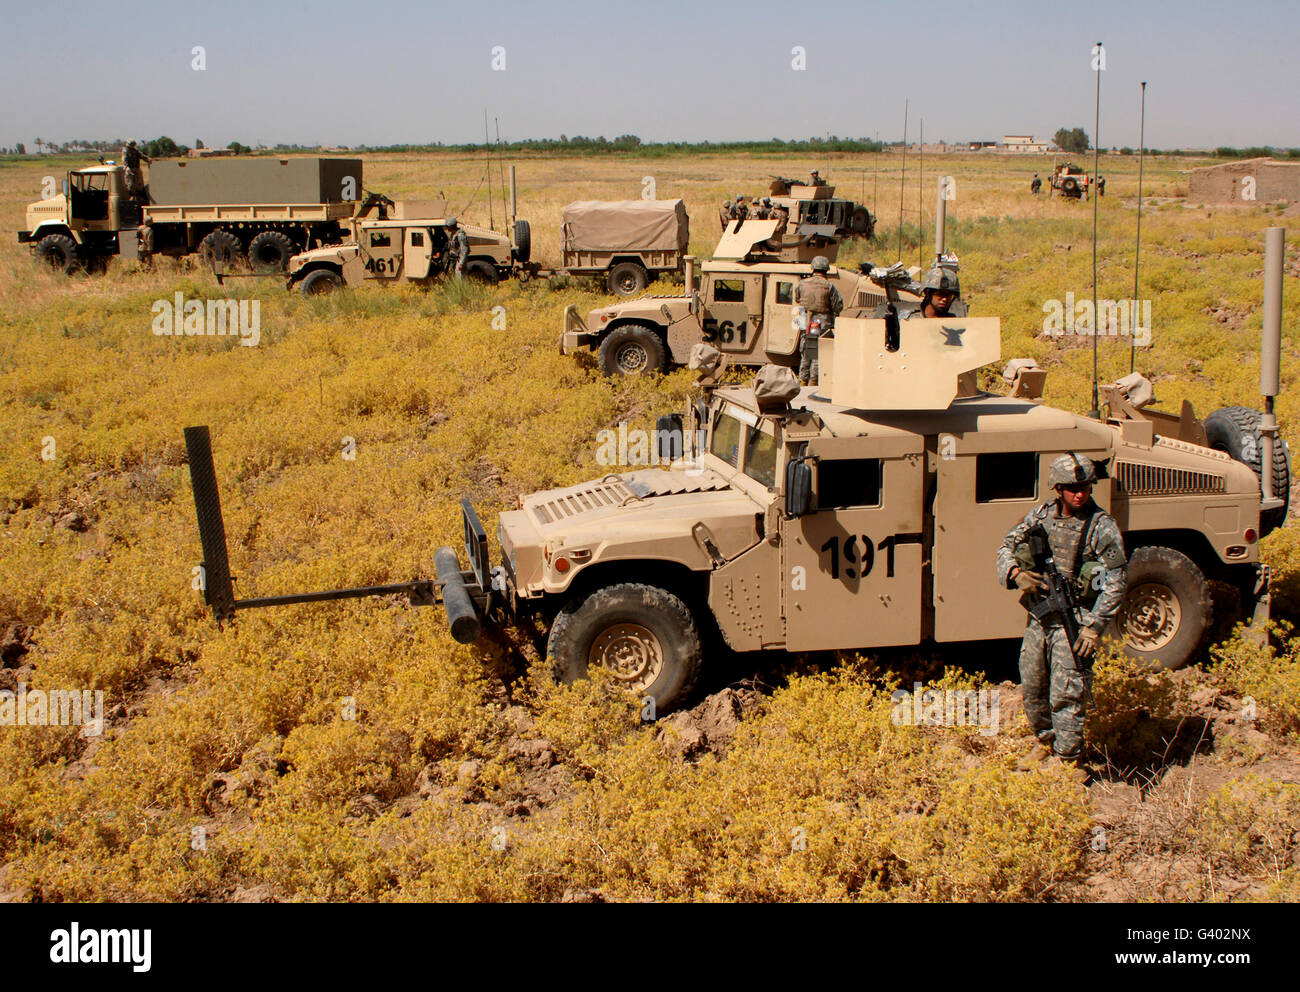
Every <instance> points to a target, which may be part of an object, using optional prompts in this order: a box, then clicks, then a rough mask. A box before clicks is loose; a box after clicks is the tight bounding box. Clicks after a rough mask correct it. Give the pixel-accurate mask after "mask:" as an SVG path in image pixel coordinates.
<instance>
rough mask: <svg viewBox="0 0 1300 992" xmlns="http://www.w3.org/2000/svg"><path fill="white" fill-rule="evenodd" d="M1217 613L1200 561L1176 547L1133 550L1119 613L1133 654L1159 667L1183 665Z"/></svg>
mask: <svg viewBox="0 0 1300 992" xmlns="http://www.w3.org/2000/svg"><path fill="white" fill-rule="evenodd" d="M1212 614H1213V603H1212V601H1211V599H1210V584H1209V583H1208V582H1207V581H1206V580H1205V573H1203V572H1202V571H1201V570H1200V568H1199V567H1198V566H1197V565H1196V563H1195V562H1194V561H1192V560H1191V559H1190V558H1188V557H1187V556H1186V555H1185V554H1183V553H1182V552H1181V551H1175V550H1173V549H1172V548H1162V547H1156V546H1151V547H1143V548H1138V549H1137V550H1136V551H1134V552H1133V555H1132V557H1130V558H1129V563H1128V595H1127V596H1126V597H1125V600H1124V605H1123V607H1121V609H1120V615H1119V627H1120V632H1121V634H1122V635H1123V636H1124V650H1125V651H1126V652H1127V653H1128V654H1129V655H1130V657H1133V658H1137V659H1138V660H1139V661H1144V662H1147V663H1148V664H1149V665H1151V666H1152V667H1156V668H1167V669H1175V668H1182V667H1183V666H1184V665H1186V664H1187V663H1188V662H1189V661H1191V659H1192V657H1193V656H1194V655H1195V654H1196V650H1197V648H1199V647H1200V646H1201V640H1202V639H1203V638H1204V637H1205V632H1206V631H1207V630H1209V628H1210V620H1211V619H1212Z"/></svg>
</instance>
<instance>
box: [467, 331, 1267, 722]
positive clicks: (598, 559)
mask: <svg viewBox="0 0 1300 992" xmlns="http://www.w3.org/2000/svg"><path fill="white" fill-rule="evenodd" d="M999 330H1000V328H999V321H998V319H997V318H991V317H976V318H971V317H966V318H956V319H912V320H907V321H902V322H895V323H894V324H893V326H892V327H891V326H889V324H888V323H887V321H885V320H876V319H865V318H845V319H841V320H840V321H839V322H838V323H837V325H836V328H835V331H834V333H833V335H831V336H830V337H828V338H824V339H823V341H822V346H821V347H822V357H821V363H822V377H823V378H822V382H821V384H820V385H819V386H814V387H811V388H804V389H803V390H802V391H800V392H799V394H798V395H797V396H796V397H795V398H794V399H793V400H792V401H790V402H789V403H788V404H786V405H781V406H780V407H777V408H767V409H764V408H762V407H760V405H759V404H758V402H756V399H755V396H754V393H753V392H752V391H751V389H750V388H749V387H748V386H732V387H726V388H715V389H706V395H705V398H704V399H703V401H702V402H700V403H699V404H698V405H697V406H696V407H695V408H694V409H693V410H691V411H690V413H689V414H688V415H687V417H688V420H687V423H686V424H685V427H686V431H685V436H686V438H687V439H688V441H689V440H690V439H692V438H698V441H699V445H698V449H697V450H696V451H695V452H694V457H693V458H691V457H688V458H685V459H678V460H671V459H670V458H664V459H663V463H662V464H660V465H659V466H658V467H643V468H636V467H633V468H629V469H627V470H625V471H621V472H618V473H614V474H610V475H606V476H604V477H603V478H601V479H595V480H592V481H590V482H586V483H581V484H579V485H576V486H569V487H566V488H563V489H555V490H550V491H546V492H540V493H534V494H532V495H529V496H525V497H521V499H520V502H519V505H518V508H516V509H513V510H509V511H506V512H503V513H502V514H501V515H500V521H499V525H498V530H497V535H498V539H499V542H500V546H501V555H502V565H501V567H500V568H499V569H497V570H496V572H495V573H494V575H493V576H489V575H487V574H484V575H482V576H480V577H479V578H480V580H481V581H482V582H483V588H485V589H486V588H489V587H495V588H496V589H498V590H500V591H501V592H502V593H503V600H504V603H505V608H506V611H507V612H508V613H511V614H512V615H517V614H526V613H534V612H535V613H538V614H540V615H541V616H542V617H543V618H544V620H545V621H546V622H547V623H549V625H550V629H549V637H548V653H549V655H550V656H551V657H552V658H553V659H554V661H555V664H556V667H557V670H558V671H559V672H560V673H561V674H563V675H566V676H568V677H575V676H579V675H581V674H582V673H583V672H584V671H586V669H587V668H588V667H590V666H592V665H604V666H606V667H607V668H609V669H611V670H612V671H613V672H614V674H615V676H616V677H617V678H618V679H619V680H620V681H621V682H622V684H624V685H625V686H626V687H627V688H628V689H629V690H631V691H633V692H636V693H638V694H648V695H650V696H653V697H654V698H655V700H656V702H657V704H658V705H659V706H660V707H661V708H663V707H667V706H671V705H673V704H675V703H677V702H679V701H681V700H682V699H683V698H684V697H685V695H686V694H687V693H688V692H689V691H690V689H691V687H692V686H693V685H694V683H695V681H696V678H697V676H698V674H699V670H700V666H701V664H702V657H701V649H700V631H701V629H702V628H704V627H705V626H706V625H707V626H712V625H716V626H717V628H718V629H719V630H720V631H721V633H722V636H723V637H724V638H725V639H726V641H727V643H728V644H729V645H730V646H731V647H732V648H733V649H735V650H737V651H758V650H767V649H783V650H787V651H811V650H824V649H841V650H856V649H865V648H874V647H882V646H888V645H911V644H917V643H920V642H922V641H925V640H934V641H940V642H947V641H981V640H989V639H995V638H1011V637H1017V636H1019V635H1020V634H1021V633H1022V632H1023V630H1024V626H1025V611H1024V609H1023V607H1022V606H1021V605H1020V602H1019V599H1018V593H1017V591H1016V590H1008V589H1005V588H1002V587H1001V586H1000V585H999V583H998V582H997V580H996V578H995V573H994V556H995V551H996V549H997V547H998V546H999V544H1000V543H1001V542H1002V540H1003V538H1004V536H1005V535H1006V533H1007V532H1008V531H1009V530H1010V529H1011V527H1012V526H1013V525H1014V524H1015V523H1016V522H1017V521H1019V520H1020V519H1021V518H1022V517H1023V516H1024V514H1026V513H1027V512H1029V511H1030V510H1032V509H1034V508H1035V507H1036V506H1038V505H1039V504H1040V503H1042V502H1044V501H1045V500H1047V499H1049V498H1051V496H1052V493H1051V490H1050V487H1049V486H1048V484H1047V480H1048V474H1049V469H1050V466H1051V463H1052V460H1053V459H1054V458H1056V457H1057V456H1058V455H1060V454H1063V453H1066V452H1079V453H1083V454H1086V455H1088V456H1089V457H1090V458H1092V459H1093V460H1094V462H1095V463H1096V464H1097V465H1099V466H1101V467H1102V473H1103V476H1104V477H1103V478H1102V479H1101V481H1100V482H1099V483H1098V484H1097V486H1096V488H1095V491H1094V497H1095V498H1096V500H1097V502H1098V503H1099V504H1100V505H1101V506H1102V507H1104V508H1106V509H1108V510H1109V511H1110V512H1111V513H1112V514H1113V515H1114V516H1115V518H1116V520H1117V521H1118V522H1119V525H1120V528H1121V529H1122V531H1123V532H1124V540H1125V547H1126V550H1127V551H1128V552H1129V554H1130V564H1129V571H1128V598H1127V601H1126V605H1125V607H1124V610H1123V613H1122V615H1121V619H1120V621H1119V622H1118V625H1117V626H1118V634H1119V636H1121V637H1123V638H1124V640H1125V643H1126V645H1127V648H1128V650H1129V651H1130V652H1131V653H1133V654H1135V655H1137V656H1138V657H1141V658H1146V659H1149V660H1151V661H1153V662H1155V663H1158V664H1160V665H1163V666H1166V667H1171V668H1173V667H1178V666H1181V665H1183V664H1185V663H1186V662H1187V661H1188V659H1189V658H1190V657H1191V656H1192V655H1193V652H1194V651H1195V650H1196V648H1197V647H1198V645H1199V644H1200V642H1201V640H1202V637H1203V635H1204V634H1205V631H1206V629H1207V627H1208V624H1209V620H1210V614H1209V610H1210V598H1209V594H1208V591H1207V580H1208V579H1217V580H1222V581H1225V582H1228V583H1230V584H1232V585H1234V586H1236V587H1237V588H1238V589H1239V590H1240V591H1241V595H1242V599H1243V603H1246V604H1247V611H1248V612H1249V611H1250V610H1251V609H1252V608H1253V609H1255V613H1256V618H1257V619H1258V618H1259V617H1260V616H1265V615H1266V613H1267V573H1266V571H1265V569H1264V568H1263V566H1261V565H1260V561H1259V544H1258V540H1259V538H1260V537H1261V536H1262V534H1264V533H1266V532H1267V531H1268V530H1269V529H1271V527H1272V526H1276V525H1277V524H1278V523H1280V522H1281V520H1282V517H1281V516H1280V514H1285V505H1284V503H1283V501H1282V499H1281V498H1280V497H1273V498H1271V499H1269V500H1267V501H1266V500H1264V499H1263V498H1262V496H1261V483H1260V479H1259V477H1257V475H1256V473H1255V472H1254V471H1252V469H1251V468H1250V467H1248V466H1247V465H1246V464H1243V462H1242V461H1239V460H1235V459H1234V458H1233V457H1231V456H1230V455H1229V454H1227V453H1224V452H1222V451H1217V450H1214V449H1213V448H1211V447H1209V446H1208V439H1207V436H1206V433H1205V426H1208V427H1209V429H1210V433H1211V434H1212V435H1215V439H1216V440H1217V439H1218V438H1219V437H1220V436H1221V435H1220V432H1217V431H1216V429H1215V425H1214V417H1212V418H1210V419H1209V420H1207V425H1205V426H1203V425H1201V424H1200V423H1199V422H1197V421H1195V420H1194V419H1193V418H1191V416H1190V413H1189V412H1188V411H1186V410H1185V411H1184V413H1183V415H1182V416H1173V415H1171V414H1163V413H1158V412H1155V411H1147V410H1145V409H1143V407H1142V406H1140V405H1138V404H1141V403H1143V402H1145V400H1146V399H1149V397H1143V396H1141V395H1140V394H1141V392H1142V388H1143V384H1142V383H1141V382H1138V381H1136V380H1134V381H1128V380H1126V381H1125V382H1122V383H1119V384H1115V385H1113V386H1111V387H1108V388H1107V390H1106V393H1105V395H1106V396H1107V398H1108V399H1109V401H1110V404H1109V415H1108V416H1107V417H1106V418H1105V419H1101V420H1092V419H1088V418H1085V417H1080V416H1076V415H1075V414H1072V413H1068V412H1066V411H1064V410H1058V409H1053V408H1051V407H1048V406H1044V405H1042V404H1041V402H1039V401H1038V398H1037V397H1038V396H1039V395H1041V389H1042V385H1043V379H1044V377H1045V375H1046V373H1045V372H1044V371H1043V370H1041V369H1038V368H1036V367H1034V366H1033V365H1032V363H1028V364H1027V365H1026V363H1025V362H1023V361H1021V362H1019V363H1014V364H1013V365H1012V367H1011V370H1010V372H1009V373H1008V375H1009V378H1010V379H1011V383H1010V388H1009V391H1008V394H1007V395H994V394H990V393H985V392H981V391H979V390H978V389H976V388H975V385H974V375H973V371H972V370H974V369H977V368H979V367H980V366H983V365H986V364H988V363H990V362H994V361H997V360H998V358H999V354H1000V346H999ZM891 337H892V338H893V340H892V341H891ZM1017 365H1019V366H1020V367H1018V368H1017ZM1243 409H1244V408H1232V410H1234V411H1242V410H1243ZM1221 413H1229V414H1230V418H1231V417H1235V419H1236V420H1237V421H1238V422H1240V423H1241V424H1244V425H1246V429H1247V430H1248V431H1249V430H1250V429H1252V428H1250V423H1255V424H1256V426H1257V418H1258V415H1257V414H1256V415H1254V416H1255V418H1256V419H1255V420H1254V421H1252V420H1251V418H1250V417H1249V416H1242V415H1241V414H1240V413H1236V414H1233V413H1232V412H1231V411H1225V412H1221ZM1215 417H1219V418H1220V420H1221V419H1222V416H1221V414H1216V415H1215ZM660 426H661V429H662V431H663V432H664V434H661V439H662V437H663V436H664V435H665V434H666V435H667V436H668V437H670V438H671V437H672V436H673V435H672V433H671V432H672V431H674V430H676V429H678V428H680V427H681V426H682V421H681V418H680V417H678V418H677V419H676V423H670V422H668V421H667V420H661V424H660ZM1191 437H1196V438H1199V443H1197V442H1195V441H1192V440H1188V438H1191ZM671 443H673V442H670V444H671ZM689 447H690V446H689V444H688V445H687V449H686V453H687V455H690V454H691V452H690V450H689ZM655 450H656V451H657V450H659V449H655ZM672 453H674V452H669V451H665V454H672ZM1282 454H1283V455H1284V456H1285V451H1284V449H1283V450H1282ZM1277 462H1278V460H1277V459H1275V463H1277ZM1271 481H1272V482H1273V485H1274V489H1273V491H1275V492H1278V493H1286V492H1287V485H1288V479H1287V461H1286V458H1285V457H1283V458H1282V459H1281V460H1280V475H1279V477H1277V478H1275V479H1273V480H1271ZM1261 510H1263V520H1261ZM466 519H467V533H468V532H470V531H471V530H472V529H473V528H474V527H476V526H477V517H475V516H474V515H473V513H472V508H470V507H468V506H467V509H466ZM471 525H472V526H471ZM481 567H483V566H482V565H479V566H476V569H477V568H481Z"/></svg>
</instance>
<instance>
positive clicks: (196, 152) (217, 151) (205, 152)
mask: <svg viewBox="0 0 1300 992" xmlns="http://www.w3.org/2000/svg"><path fill="white" fill-rule="evenodd" d="M187 154H188V155H189V157H190V158H224V157H225V156H227V155H233V154H235V150H234V149H233V148H191V149H190V150H189V152H188V153H187Z"/></svg>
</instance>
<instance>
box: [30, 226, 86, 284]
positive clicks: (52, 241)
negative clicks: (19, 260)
mask: <svg viewBox="0 0 1300 992" xmlns="http://www.w3.org/2000/svg"><path fill="white" fill-rule="evenodd" d="M36 258H37V259H38V260H39V261H40V262H41V264H43V265H48V266H49V267H50V268H51V269H53V270H54V271H55V272H62V273H63V274H64V275H71V274H72V273H74V272H76V271H77V270H78V269H80V268H81V255H80V253H78V251H77V243H76V242H75V241H73V240H72V239H71V238H70V237H68V236H67V235H66V234H47V235H45V237H43V238H41V240H40V241H38V242H37V243H36Z"/></svg>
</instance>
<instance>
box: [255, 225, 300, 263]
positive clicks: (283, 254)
mask: <svg viewBox="0 0 1300 992" xmlns="http://www.w3.org/2000/svg"><path fill="white" fill-rule="evenodd" d="M293 254H294V247H293V242H292V241H291V240H290V239H289V236H288V235H287V234H284V233H283V232H281V231H263V232H262V233H261V234H259V235H257V236H256V237H254V238H253V240H252V241H251V242H249V245H248V264H249V265H251V266H252V268H253V271H254V272H261V273H270V272H283V271H284V270H285V269H287V268H288V267H289V259H291V258H293Z"/></svg>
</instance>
